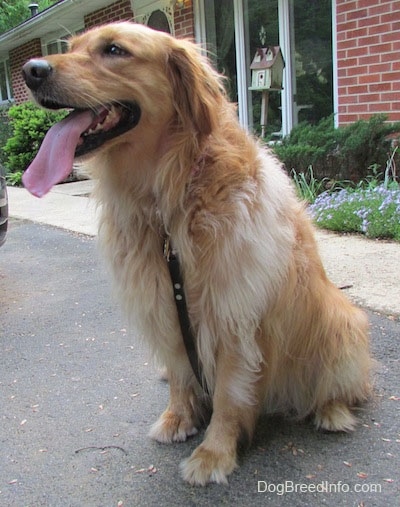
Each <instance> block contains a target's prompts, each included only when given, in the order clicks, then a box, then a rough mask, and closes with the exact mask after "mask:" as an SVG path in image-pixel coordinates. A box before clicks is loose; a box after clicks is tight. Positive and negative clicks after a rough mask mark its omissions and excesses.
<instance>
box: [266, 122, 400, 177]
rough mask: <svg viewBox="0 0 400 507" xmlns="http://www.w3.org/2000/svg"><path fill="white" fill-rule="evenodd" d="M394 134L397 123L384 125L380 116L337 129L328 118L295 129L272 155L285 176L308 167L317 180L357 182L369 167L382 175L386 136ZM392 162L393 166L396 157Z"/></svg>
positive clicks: (387, 143)
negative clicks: (275, 156)
mask: <svg viewBox="0 0 400 507" xmlns="http://www.w3.org/2000/svg"><path fill="white" fill-rule="evenodd" d="M398 132H400V123H387V122H386V117H385V116H384V115H375V116H372V117H371V118H370V119H369V120H360V121H358V122H356V123H353V124H351V125H348V126H344V127H339V128H337V129H335V128H334V124H333V116H329V117H328V118H325V119H323V120H321V121H320V122H319V123H318V124H317V125H310V124H300V125H297V126H296V127H294V128H293V130H292V132H291V133H290V135H289V136H287V137H286V138H285V139H283V141H282V143H281V144H277V145H275V146H274V151H275V152H276V154H277V155H278V157H279V158H280V159H281V160H282V162H283V163H284V164H285V166H286V169H287V171H288V172H291V171H292V170H294V171H295V172H296V173H298V174H300V173H305V172H306V171H307V168H308V167H309V166H310V165H311V166H312V168H313V171H314V176H315V178H317V179H318V180H322V179H324V178H328V179H330V180H351V181H360V180H361V179H363V178H366V177H367V175H368V174H369V172H370V171H371V168H372V167H374V169H375V170H376V171H378V172H381V173H383V172H384V170H385V165H386V162H387V159H388V156H389V153H390V148H391V139H390V137H389V134H393V133H398ZM396 158H397V159H398V160H396V159H395V160H394V163H395V164H396V163H398V162H399V161H400V159H399V154H397V155H396Z"/></svg>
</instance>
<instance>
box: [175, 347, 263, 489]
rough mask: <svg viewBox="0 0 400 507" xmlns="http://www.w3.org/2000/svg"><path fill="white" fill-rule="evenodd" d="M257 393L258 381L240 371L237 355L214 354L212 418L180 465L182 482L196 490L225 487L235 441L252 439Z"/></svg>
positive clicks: (230, 469)
mask: <svg viewBox="0 0 400 507" xmlns="http://www.w3.org/2000/svg"><path fill="white" fill-rule="evenodd" d="M259 390H260V383H259V379H258V378H257V376H255V375H254V372H250V371H246V370H245V369H244V368H243V365H241V364H240V356H239V355H236V354H232V352H230V353H227V352H226V351H224V350H223V349H222V350H219V351H218V359H217V369H216V378H215V390H214V395H213V414H212V417H211V421H210V424H209V426H208V428H207V431H206V435H205V439H204V441H203V442H202V444H201V445H199V446H198V447H197V448H196V449H195V450H194V452H193V453H192V455H191V456H190V457H189V458H188V459H186V460H184V461H183V462H182V465H181V469H182V474H183V478H184V479H185V480H186V481H188V482H189V483H190V484H194V485H200V486H204V485H205V484H207V483H208V482H217V483H223V484H226V483H227V476H228V475H229V474H230V473H231V472H232V471H233V470H234V469H235V468H236V467H237V461H236V456H237V446H238V442H239V440H240V439H241V438H242V437H245V439H246V440H247V441H250V440H251V438H252V435H253V431H254V426H255V423H256V420H257V417H258V414H259V392H258V391H259ZM244 393H245V395H243V394H244ZM245 398H247V400H246V399H245Z"/></svg>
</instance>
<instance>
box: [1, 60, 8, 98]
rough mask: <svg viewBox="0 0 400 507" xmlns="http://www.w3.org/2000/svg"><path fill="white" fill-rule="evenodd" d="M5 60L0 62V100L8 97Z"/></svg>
mask: <svg viewBox="0 0 400 507" xmlns="http://www.w3.org/2000/svg"><path fill="white" fill-rule="evenodd" d="M6 79H7V75H6V67H5V62H0V100H7V99H8V92H7V81H6Z"/></svg>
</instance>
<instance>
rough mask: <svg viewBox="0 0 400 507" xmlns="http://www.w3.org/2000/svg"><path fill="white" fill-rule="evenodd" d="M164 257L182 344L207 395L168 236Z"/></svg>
mask: <svg viewBox="0 0 400 507" xmlns="http://www.w3.org/2000/svg"><path fill="white" fill-rule="evenodd" d="M164 257H165V259H166V261H167V264H168V269H169V274H170V277H171V282H172V288H173V290H174V299H175V305H176V309H177V312H178V318H179V325H180V328H181V333H182V338H183V343H184V344H185V349H186V354H187V356H188V359H189V362H190V365H191V367H192V370H193V373H194V375H195V377H196V379H197V381H198V383H199V384H200V386H201V387H202V389H203V391H204V392H205V393H206V394H209V392H208V388H207V384H206V382H205V379H204V377H203V374H202V367H201V364H200V360H199V356H198V354H197V350H196V343H195V339H194V336H193V331H192V327H191V324H190V320H189V315H188V310H187V305H186V298H185V292H184V290H183V278H182V272H181V267H180V264H179V260H178V257H177V256H176V253H175V252H174V251H173V250H172V249H171V244H170V238H169V236H166V237H165V240H164Z"/></svg>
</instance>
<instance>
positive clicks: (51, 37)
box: [40, 24, 85, 56]
mask: <svg viewBox="0 0 400 507" xmlns="http://www.w3.org/2000/svg"><path fill="white" fill-rule="evenodd" d="M84 29H85V27H84V25H83V24H82V25H81V24H80V25H78V26H77V27H75V28H74V29H73V30H71V31H70V32H66V31H65V29H64V30H63V31H61V30H60V31H59V32H52V33H51V34H48V35H46V37H42V39H41V41H40V42H41V45H42V54H43V55H44V56H46V55H48V54H49V53H48V46H49V45H50V44H54V43H57V48H58V52H59V53H61V41H63V40H64V41H65V40H66V39H67V38H69V37H72V36H73V35H76V34H78V33H79V32H82V31H83V30H84Z"/></svg>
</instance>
